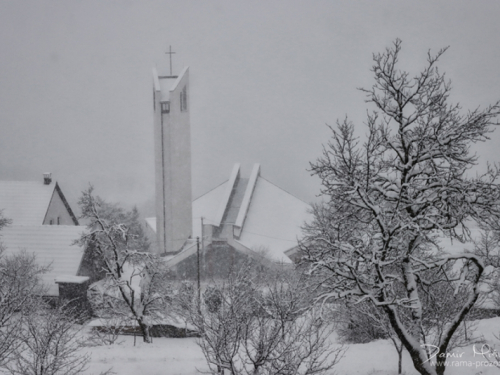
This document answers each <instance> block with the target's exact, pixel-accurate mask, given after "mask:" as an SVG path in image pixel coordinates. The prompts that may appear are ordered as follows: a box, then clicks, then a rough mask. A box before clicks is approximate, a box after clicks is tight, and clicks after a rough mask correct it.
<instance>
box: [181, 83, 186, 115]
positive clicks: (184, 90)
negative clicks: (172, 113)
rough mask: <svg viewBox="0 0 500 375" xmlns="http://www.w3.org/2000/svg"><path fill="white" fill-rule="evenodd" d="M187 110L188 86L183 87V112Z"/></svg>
mask: <svg viewBox="0 0 500 375" xmlns="http://www.w3.org/2000/svg"><path fill="white" fill-rule="evenodd" d="M186 111H187V89H186V86H184V87H183V89H182V91H181V112H186Z"/></svg>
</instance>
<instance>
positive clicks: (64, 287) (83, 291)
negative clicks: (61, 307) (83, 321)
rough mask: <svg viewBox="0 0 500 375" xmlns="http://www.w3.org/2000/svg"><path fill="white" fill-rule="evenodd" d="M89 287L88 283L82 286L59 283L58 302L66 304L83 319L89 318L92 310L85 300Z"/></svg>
mask: <svg viewBox="0 0 500 375" xmlns="http://www.w3.org/2000/svg"><path fill="white" fill-rule="evenodd" d="M89 285H90V284H89V282H88V281H86V282H84V283H82V284H76V283H59V300H60V301H66V302H68V306H69V307H70V308H72V309H73V311H75V312H76V313H78V315H80V314H83V315H84V317H85V318H86V317H90V316H91V315H92V309H91V307H90V303H89V301H88V299H87V288H88V287H89Z"/></svg>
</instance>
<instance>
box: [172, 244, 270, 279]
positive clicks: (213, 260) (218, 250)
mask: <svg viewBox="0 0 500 375" xmlns="http://www.w3.org/2000/svg"><path fill="white" fill-rule="evenodd" d="M248 265H255V267H263V266H262V265H261V263H260V262H258V261H257V260H255V259H253V258H250V257H249V256H247V255H245V254H242V253H241V252H238V251H236V250H235V249H234V248H233V247H231V246H229V245H228V244H227V243H224V244H223V245H213V244H211V245H208V246H207V247H206V248H205V253H203V252H202V251H200V278H201V279H202V280H210V279H218V278H225V277H227V276H228V274H229V273H231V272H234V271H237V270H238V269H241V268H242V267H244V266H248ZM197 275H198V262H197V254H196V253H195V254H193V255H191V256H190V257H188V258H186V259H184V260H183V261H181V262H180V263H179V264H177V266H176V277H177V278H178V279H183V280H184V279H191V280H194V279H197V277H198V276H197Z"/></svg>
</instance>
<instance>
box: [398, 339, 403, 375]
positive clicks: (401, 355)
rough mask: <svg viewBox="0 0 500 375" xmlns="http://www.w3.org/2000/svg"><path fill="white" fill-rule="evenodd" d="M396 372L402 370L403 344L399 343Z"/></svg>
mask: <svg viewBox="0 0 500 375" xmlns="http://www.w3.org/2000/svg"><path fill="white" fill-rule="evenodd" d="M398 356H399V360H398V374H401V373H402V371H403V344H401V347H400V348H399V349H398Z"/></svg>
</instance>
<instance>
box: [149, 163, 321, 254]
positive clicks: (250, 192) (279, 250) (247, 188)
mask: <svg viewBox="0 0 500 375" xmlns="http://www.w3.org/2000/svg"><path fill="white" fill-rule="evenodd" d="M201 218H203V223H204V225H210V226H212V227H213V228H214V230H213V234H212V236H213V237H214V238H219V239H224V240H227V241H228V243H229V244H231V245H233V246H234V247H235V248H237V249H240V250H242V251H245V250H246V251H245V252H247V253H251V252H254V253H258V254H260V255H264V256H265V257H267V258H268V259H270V260H272V261H275V262H283V263H291V260H290V258H289V257H288V256H287V255H286V254H285V252H286V251H287V250H290V249H292V248H294V247H296V246H297V245H298V242H297V240H298V239H299V238H301V236H302V230H301V227H302V225H303V224H304V223H305V222H306V221H310V220H311V219H312V214H311V213H310V206H309V205H308V204H307V203H305V202H303V201H301V200H300V199H298V198H296V197H295V196H293V195H292V194H290V193H288V192H286V191H285V190H283V189H281V188H279V187H278V186H276V185H274V184H273V183H271V182H270V181H268V180H266V179H265V178H263V177H262V176H260V165H259V164H255V165H254V167H253V170H252V173H251V174H250V176H249V178H243V177H241V176H240V165H239V164H236V165H235V166H234V168H233V170H232V172H231V174H230V177H229V179H228V180H227V181H225V182H223V183H222V184H220V185H218V186H217V187H215V188H214V189H212V190H210V191H209V192H207V193H205V194H204V195H202V196H201V197H199V198H197V199H195V200H194V201H193V227H192V230H193V232H192V233H193V236H192V237H193V238H196V237H199V238H202V226H201V222H202V220H201ZM146 222H147V223H148V225H149V226H150V227H151V228H152V229H153V230H154V229H155V227H156V220H155V218H148V219H146ZM204 235H205V234H204ZM205 237H206V235H205ZM195 250H196V248H195V246H193V244H192V243H191V244H189V245H188V246H186V247H185V248H184V250H183V251H181V253H179V254H177V255H174V256H173V257H171V260H170V262H171V263H172V262H173V263H175V259H176V258H178V259H179V260H181V259H185V257H186V256H187V255H188V254H187V253H186V254H182V253H183V252H184V251H186V252H193V251H195Z"/></svg>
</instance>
